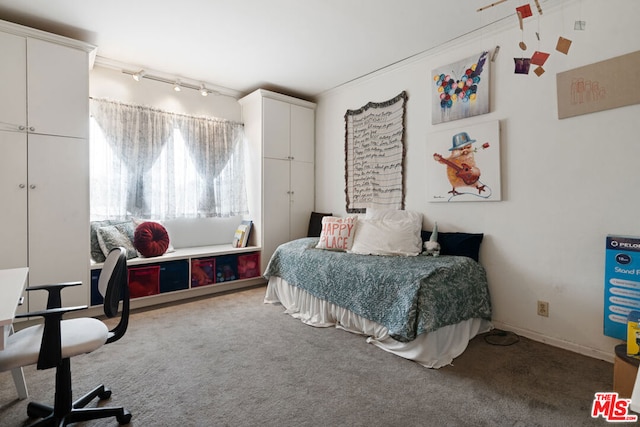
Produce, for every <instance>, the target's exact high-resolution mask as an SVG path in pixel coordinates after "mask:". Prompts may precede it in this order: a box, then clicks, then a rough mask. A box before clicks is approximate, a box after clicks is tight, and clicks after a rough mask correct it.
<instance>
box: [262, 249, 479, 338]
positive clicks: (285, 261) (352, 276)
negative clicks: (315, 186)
mask: <svg viewBox="0 0 640 427" xmlns="http://www.w3.org/2000/svg"><path fill="white" fill-rule="evenodd" d="M317 243H318V238H303V239H298V240H294V241H292V242H288V243H285V244H283V245H280V246H279V247H278V248H277V249H276V251H275V252H274V254H273V256H272V258H271V260H270V261H269V264H268V265H267V268H266V270H265V273H264V275H265V277H266V278H267V279H269V286H268V289H267V293H268V295H269V293H271V297H270V298H265V301H266V302H277V301H275V300H277V292H276V293H275V294H274V290H273V286H276V285H272V282H273V283H275V282H276V281H275V280H272V279H276V278H278V279H282V280H283V281H284V282H285V283H286V284H287V285H290V286H295V287H296V288H299V289H301V290H303V291H304V292H305V293H307V294H308V295H309V296H310V297H313V298H315V299H318V301H325V302H327V303H330V304H332V305H335V306H337V307H340V308H342V309H345V310H348V312H349V313H352V314H353V315H355V316H358V318H361V319H364V320H368V321H371V322H373V323H374V324H375V325H377V326H379V327H382V328H384V331H385V334H386V335H388V337H389V338H390V339H391V340H393V342H394V345H396V344H397V345H398V346H402V345H403V344H404V345H407V346H410V345H412V344H411V342H412V341H414V340H416V339H417V338H418V337H421V338H420V339H423V338H424V336H426V335H425V334H433V333H438V332H439V331H440V330H442V329H443V328H447V327H451V328H453V327H455V326H456V325H466V324H468V323H470V322H471V323H477V324H478V325H476V326H477V327H475V328H472V329H474V330H475V332H474V333H473V335H475V333H478V331H480V330H483V331H484V330H488V329H487V328H490V319H491V303H490V298H489V291H488V286H487V280H486V274H485V271H484V269H483V268H482V266H481V265H480V264H478V263H477V262H476V261H474V260H472V259H470V258H468V257H458V256H440V257H427V256H422V255H418V256H410V257H403V256H375V255H361V254H354V253H346V252H336V251H327V250H322V249H317V248H316V247H315V246H316V245H317ZM274 295H275V297H274ZM311 316H313V314H311ZM451 328H450V329H451ZM473 335H471V336H470V337H469V339H470V338H471V337H472V336H473ZM467 341H468V340H467ZM465 343H466V341H465ZM465 347H466V344H465ZM463 349H464V348H463Z"/></svg>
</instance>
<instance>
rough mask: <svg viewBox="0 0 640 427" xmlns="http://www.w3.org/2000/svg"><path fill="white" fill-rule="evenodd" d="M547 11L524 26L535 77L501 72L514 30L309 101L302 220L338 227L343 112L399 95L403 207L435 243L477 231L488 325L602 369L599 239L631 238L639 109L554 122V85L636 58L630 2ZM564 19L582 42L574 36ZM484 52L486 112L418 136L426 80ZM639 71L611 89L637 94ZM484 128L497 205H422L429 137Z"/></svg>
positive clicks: (593, 1)
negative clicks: (311, 167) (312, 153)
mask: <svg viewBox="0 0 640 427" xmlns="http://www.w3.org/2000/svg"><path fill="white" fill-rule="evenodd" d="M605 3H606V4H605ZM547 9H548V10H545V11H544V14H543V15H542V16H541V17H540V18H538V15H537V14H535V11H534V17H532V18H529V19H528V20H526V21H525V33H524V38H525V41H526V42H527V43H528V44H529V50H528V51H527V53H528V54H530V53H531V52H533V51H534V50H541V51H546V52H549V53H551V54H552V55H551V57H550V58H549V60H548V61H547V63H546V64H545V66H544V68H545V69H546V73H545V74H543V75H542V76H541V77H537V76H536V75H534V74H531V75H528V76H525V75H516V74H514V70H513V68H514V67H513V58H514V57H520V56H521V55H522V54H521V51H520V49H519V47H518V42H519V41H520V40H522V34H521V32H520V29H519V27H518V24H517V20H516V19H515V18H514V20H513V22H508V23H499V24H495V25H493V26H489V27H487V28H485V29H484V30H482V31H480V32H476V33H474V34H471V35H469V36H467V37H464V38H462V39H459V40H456V41H455V42H451V43H449V44H447V45H445V46H441V47H439V48H437V49H433V50H432V51H430V52H426V53H423V54H421V55H419V56H416V57H414V58H411V59H409V60H406V61H403V62H402V63H400V64H396V65H395V66H393V67H390V68H387V69H385V70H382V71H380V72H376V73H374V74H371V75H369V76H366V77H363V78H360V79H358V80H356V81H354V82H351V83H349V84H346V85H344V86H342V87H339V88H336V89H334V90H331V91H329V92H327V93H324V94H321V95H320V96H319V97H318V98H317V102H318V108H317V112H316V182H317V184H316V210H318V211H321V212H333V213H334V214H336V215H346V208H345V193H344V187H345V183H344V136H345V128H344V114H345V112H346V110H347V109H357V108H360V107H361V106H363V105H365V104H366V103H368V102H371V101H372V102H381V101H386V100H388V99H390V98H392V97H394V96H396V95H397V94H399V93H400V92H401V91H403V90H405V91H407V93H408V97H409V99H408V102H407V112H406V116H405V118H406V133H405V137H406V150H407V151H406V152H407V157H406V164H405V176H406V208H407V209H410V210H416V211H420V212H422V213H423V214H424V215H425V220H424V227H425V228H427V229H431V227H432V226H433V223H434V221H437V222H438V227H439V229H440V230H441V231H465V232H483V233H485V239H484V241H483V244H482V248H481V255H480V261H481V263H482V264H483V265H484V266H485V268H486V270H487V274H488V279H489V285H490V290H491V295H492V303H493V310H494V314H493V320H494V323H495V326H496V327H499V328H503V329H507V330H512V331H515V332H516V333H519V334H521V335H523V336H527V337H530V338H532V339H535V340H538V341H543V342H547V343H550V344H552V345H555V346H559V347H563V348H566V349H569V350H573V351H576V352H579V353H582V354H586V355H590V356H593V357H598V358H601V359H604V360H610V361H612V360H613V348H614V346H615V345H616V344H618V343H619V341H617V340H615V339H612V338H609V337H606V336H604V335H603V292H604V283H603V277H604V255H605V236H606V235H607V234H623V235H635V236H638V235H640V226H639V225H638V216H637V215H638V211H640V197H638V191H639V184H640V176H639V175H638V159H640V138H639V137H638V131H637V121H638V119H639V118H640V105H633V106H627V107H623V108H618V109H614V110H609V111H603V112H598V113H592V114H588V115H582V116H578V117H574V118H568V119H563V120H558V118H557V104H556V73H558V72H562V71H566V70H569V69H572V68H576V67H579V66H583V65H587V64H591V63H594V62H597V61H601V60H604V59H608V58H611V57H614V56H618V55H622V54H625V53H629V52H633V51H637V50H639V49H640V30H639V29H638V26H637V16H638V15H640V2H638V1H637V0H610V1H608V2H602V1H601V0H581V1H567V2H564V3H563V5H561V6H555V7H554V8H547ZM487 13H490V10H489V11H488V12H487ZM479 19H486V22H490V21H491V16H490V15H486V16H482V15H480V14H479ZM577 19H580V20H584V21H586V23H587V24H586V31H574V29H573V28H574V21H575V20H577ZM536 31H538V32H539V33H540V36H541V41H540V42H539V44H538V42H536V41H535V40H536V38H535V32H536ZM558 36H563V37H565V38H568V39H571V40H572V41H573V44H572V46H571V49H570V51H569V54H568V55H566V56H565V55H564V54H561V53H559V52H556V51H555V45H556V41H557V39H558ZM496 45H499V46H500V51H499V53H498V55H497V57H496V61H495V62H493V63H491V85H492V87H491V109H490V113H489V114H485V115H481V116H476V117H472V118H467V119H463V120H459V121H453V122H449V123H443V124H439V125H431V107H430V96H431V93H432V87H431V85H432V79H431V72H432V70H433V69H434V68H437V67H440V66H442V65H446V64H449V63H453V62H456V61H459V60H461V59H464V58H467V57H470V56H473V55H477V54H478V53H479V52H481V51H482V50H491V51H493V49H494V48H495V47H496ZM639 70H640V64H639V66H638V69H634V70H629V72H628V74H625V75H621V76H616V78H620V79H624V80H626V81H627V82H628V84H629V85H637V84H638V82H640V71H639ZM492 120H499V121H500V127H501V139H500V141H501V171H502V201H495V202H485V203H480V202H463V203H430V202H428V201H427V193H426V183H427V181H428V176H429V175H428V174H429V168H432V167H438V165H436V164H435V162H434V161H433V159H432V158H431V154H432V151H429V148H428V141H429V135H430V133H433V132H438V131H441V130H448V129H456V128H459V126H467V125H471V124H476V123H484V122H487V121H492ZM538 300H544V301H548V302H549V312H550V313H549V317H541V316H538V315H537V313H536V309H537V301H538Z"/></svg>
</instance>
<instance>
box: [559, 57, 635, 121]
mask: <svg viewBox="0 0 640 427" xmlns="http://www.w3.org/2000/svg"><path fill="white" fill-rule="evenodd" d="M638 64H640V51H637V52H633V53H628V54H626V55H622V56H617V57H615V58H611V59H607V60H605V61H601V62H596V63H595V64H591V65H585V66H584V67H579V68H575V69H573V70H569V71H565V72H563V73H558V74H557V75H556V81H557V88H558V118H559V119H564V118H567V117H574V116H578V115H581V114H587V113H593V112H596V111H603V110H610V109H612V108H618V107H624V106H626V105H632V104H638V103H640V87H639V86H637V85H635V84H632V82H633V81H634V79H633V76H635V75H637V72H638Z"/></svg>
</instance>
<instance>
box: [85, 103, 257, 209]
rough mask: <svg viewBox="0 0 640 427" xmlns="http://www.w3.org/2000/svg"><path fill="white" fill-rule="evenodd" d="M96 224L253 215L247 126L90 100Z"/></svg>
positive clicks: (92, 203) (92, 193)
mask: <svg viewBox="0 0 640 427" xmlns="http://www.w3.org/2000/svg"><path fill="white" fill-rule="evenodd" d="M91 110H92V117H91V140H90V146H91V150H90V151H91V161H90V167H91V184H90V188H91V219H92V220H101V219H120V218H129V217H139V218H152V219H157V220H162V219H171V218H178V217H197V216H201V217H202V216H204V217H209V216H230V215H237V214H245V213H247V197H246V185H245V169H244V149H245V142H244V129H243V126H242V124H240V123H235V122H231V121H227V120H219V119H210V118H201V117H193V116H185V115H179V114H173V113H167V112H164V111H159V110H154V109H151V108H148V107H141V106H135V105H127V104H122V103H117V102H113V101H105V100H96V99H94V100H92V101H91Z"/></svg>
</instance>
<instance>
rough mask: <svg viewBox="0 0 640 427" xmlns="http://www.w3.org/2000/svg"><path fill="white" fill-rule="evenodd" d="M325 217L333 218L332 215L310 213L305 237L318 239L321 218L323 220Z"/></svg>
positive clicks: (320, 231)
mask: <svg viewBox="0 0 640 427" xmlns="http://www.w3.org/2000/svg"><path fill="white" fill-rule="evenodd" d="M325 216H333V214H331V213H321V212H311V217H310V218H309V229H308V231H307V237H320V234H322V218H324V217H325Z"/></svg>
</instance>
